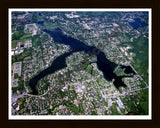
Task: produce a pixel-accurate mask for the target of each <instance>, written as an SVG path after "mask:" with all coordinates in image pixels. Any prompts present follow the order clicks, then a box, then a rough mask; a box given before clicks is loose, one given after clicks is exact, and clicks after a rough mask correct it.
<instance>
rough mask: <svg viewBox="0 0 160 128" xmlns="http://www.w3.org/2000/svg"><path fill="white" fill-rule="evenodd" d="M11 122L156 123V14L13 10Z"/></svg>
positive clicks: (120, 10) (10, 31) (121, 10)
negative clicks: (154, 69)
mask: <svg viewBox="0 0 160 128" xmlns="http://www.w3.org/2000/svg"><path fill="white" fill-rule="evenodd" d="M8 14H9V15H8V16H9V17H8V19H9V20H8V21H9V22H8V36H9V41H8V46H9V52H8V53H9V58H8V65H9V71H8V78H9V81H8V93H9V97H8V119H9V120H26V119H29V120H75V119H76V120H151V119H152V80H151V79H152V71H151V69H152V63H151V61H152V36H151V35H152V9H151V8H138V9H137V8H112V9H111V8H69V9H68V8H9V9H8Z"/></svg>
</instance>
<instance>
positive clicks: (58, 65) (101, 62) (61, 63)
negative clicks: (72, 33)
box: [29, 28, 135, 95]
mask: <svg viewBox="0 0 160 128" xmlns="http://www.w3.org/2000/svg"><path fill="white" fill-rule="evenodd" d="M43 31H44V32H46V33H48V34H49V35H50V36H51V37H52V38H53V40H54V41H55V42H57V43H60V44H65V45H69V46H70V49H71V51H70V52H66V53H64V54H62V55H60V56H58V57H57V58H56V59H55V60H54V61H53V62H52V64H51V66H50V67H48V68H46V69H44V70H43V71H41V72H40V73H39V74H38V75H36V76H34V77H33V78H32V79H30V81H29V85H30V87H31V89H32V91H33V92H32V94H34V95H38V92H37V91H36V89H35V87H36V85H37V83H38V81H39V80H40V79H42V78H43V77H45V76H47V75H49V74H52V73H54V72H56V71H58V70H61V69H63V68H65V67H67V64H66V61H65V60H66V58H67V57H68V56H70V55H71V54H72V53H74V52H79V51H84V52H86V53H90V54H93V55H96V56H97V62H96V64H97V67H98V69H99V70H100V71H102V72H103V75H104V78H105V79H106V80H108V81H112V79H115V80H114V82H113V84H114V85H115V87H116V88H119V87H120V86H123V87H126V85H125V84H124V82H123V81H122V78H123V77H126V76H117V75H116V74H115V73H114V72H113V71H114V69H115V67H117V66H118V65H117V64H115V63H114V62H111V61H109V60H108V59H107V58H106V56H105V54H104V53H103V52H102V51H100V50H99V49H98V48H96V47H93V46H88V45H86V44H84V43H83V42H81V41H79V40H77V39H74V38H72V37H68V36H67V35H64V34H63V33H62V30H61V29H60V28H56V29H55V30H54V31H50V30H47V29H44V30H43ZM93 51H98V52H96V53H95V52H93ZM120 66H122V68H125V73H127V74H128V73H133V74H135V72H134V71H133V70H132V68H131V67H130V66H124V65H120Z"/></svg>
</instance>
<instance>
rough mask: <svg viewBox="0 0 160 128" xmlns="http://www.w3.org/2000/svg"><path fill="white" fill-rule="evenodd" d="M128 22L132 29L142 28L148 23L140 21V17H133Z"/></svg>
mask: <svg viewBox="0 0 160 128" xmlns="http://www.w3.org/2000/svg"><path fill="white" fill-rule="evenodd" d="M128 23H129V25H130V26H132V27H133V28H134V29H138V28H143V27H145V26H148V24H146V23H144V22H142V21H141V19H140V18H134V22H128Z"/></svg>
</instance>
